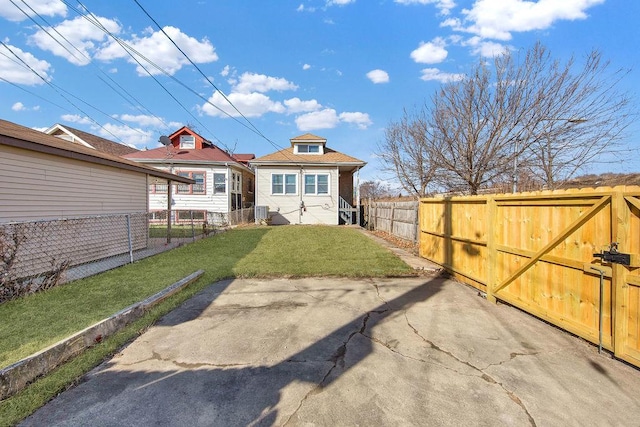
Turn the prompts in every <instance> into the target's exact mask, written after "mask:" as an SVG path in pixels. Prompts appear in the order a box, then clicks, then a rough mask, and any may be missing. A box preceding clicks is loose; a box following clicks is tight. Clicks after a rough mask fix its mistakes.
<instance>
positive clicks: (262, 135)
mask: <svg viewBox="0 0 640 427" xmlns="http://www.w3.org/2000/svg"><path fill="white" fill-rule="evenodd" d="M133 1H134V2H135V3H136V4H137V5H138V7H139V8H140V9H142V11H143V12H144V14H145V15H147V17H148V18H149V19H150V20H151V21H152V22H153V23H154V24H155V25H156V27H157V28H158V29H159V30H160V31H162V34H164V35H165V37H166V38H167V39H169V41H170V42H171V43H172V44H173V45H174V46H175V48H176V49H178V50H179V51H180V53H181V54H182V55H184V57H185V58H187V60H188V61H189V63H191V65H193V67H194V68H195V69H196V70H198V72H199V73H200V75H201V76H202V77H204V79H205V80H206V81H207V82H209V84H210V85H211V86H213V88H214V89H215V90H216V91H217V92H218V93H219V94H220V95H221V96H222V97H223V98H224V99H225V101H227V102H228V103H229V105H231V106H232V107H233V109H234V110H235V111H236V112H237V113H238V114H239V115H240V116H242V118H243V119H245V121H246V122H247V123H248V124H249V125H250V126H251V127H252V128H253V129H254V130H255V131H256V132H257V133H258V135H260V136H261V137H263V138H264V139H265V140H267V141H269V142H270V143H271V144H272V145H274V147H275V146H276V144H275V143H274V142H273V141H271V140H270V139H269V138H267V137H266V136H265V135H264V134H263V133H262V132H261V131H260V129H258V128H257V127H256V126H255V125H254V124H253V123H252V122H251V121H250V120H249V119H248V118H247V116H245V115H244V114H243V113H242V112H241V111H240V110H239V109H238V108H237V107H236V106H235V105H234V103H233V102H231V100H230V99H229V98H228V97H227V95H225V94H224V92H222V91H221V90H220V89H219V88H218V87H217V86H216V85H215V83H213V82H212V81H211V79H210V78H209V76H207V75H206V74H205V73H204V72H203V71H202V70H201V69H200V67H199V66H198V65H197V64H196V63H195V62H193V61H192V60H191V58H190V57H189V55H187V54H186V53H185V52H184V51H183V50H182V49H181V48H180V46H178V44H177V43H176V42H175V41H174V40H173V39H172V38H171V36H169V34H167V32H166V31H165V30H164V28H163V27H161V26H160V24H158V22H157V21H156V20H155V19H154V18H153V17H152V16H151V15H150V14H149V12H147V10H146V9H145V8H144V7H143V6H142V5H141V4H140V2H139V1H138V0H133ZM218 109H219V110H220V111H222V110H221V109H220V108H218Z"/></svg>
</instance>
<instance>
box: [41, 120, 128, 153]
mask: <svg viewBox="0 0 640 427" xmlns="http://www.w3.org/2000/svg"><path fill="white" fill-rule="evenodd" d="M56 129H57V130H58V132H55V131H56ZM65 130H66V131H67V132H69V133H71V134H73V136H75V137H76V138H79V139H81V140H82V141H84V142H85V143H87V144H89V145H90V146H92V147H93V148H95V149H96V150H98V151H102V152H103V153H107V154H113V155H115V156H124V155H125V154H130V153H135V152H136V151H139V150H138V149H136V148H133V147H129V146H127V145H124V144H120V143H117V142H114V141H109V140H108V139H105V138H101V137H99V136H97V135H93V134H90V133H88V132H84V131H81V130H80V129H75V128H72V127H70V126H66V125H65V126H63V125H60V124H56V125H54V126H52V127H51V128H50V129H48V130H47V133H48V134H50V135H54V136H55V135H58V134H60V133H66V132H64V131H65ZM52 132H54V133H52Z"/></svg>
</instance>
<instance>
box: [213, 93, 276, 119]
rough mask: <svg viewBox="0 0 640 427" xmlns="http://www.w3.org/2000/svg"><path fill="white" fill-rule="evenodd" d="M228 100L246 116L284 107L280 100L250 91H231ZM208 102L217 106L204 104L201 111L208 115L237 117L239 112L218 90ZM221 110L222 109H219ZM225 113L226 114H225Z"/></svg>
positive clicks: (259, 114) (253, 115)
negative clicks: (276, 100) (273, 99)
mask: <svg viewBox="0 0 640 427" xmlns="http://www.w3.org/2000/svg"><path fill="white" fill-rule="evenodd" d="M227 98H228V99H229V101H231V102H232V103H233V105H235V106H236V108H237V109H238V110H240V111H241V112H242V114H244V115H245V116H246V117H260V116H262V115H263V114H266V113H284V112H285V111H286V108H285V107H284V105H282V104H281V103H280V102H274V101H272V100H271V99H270V98H269V97H268V96H266V95H264V94H262V93H257V92H252V93H240V92H232V93H230V94H229V95H227ZM209 102H210V103H211V104H213V105H216V106H217V107H219V109H218V108H215V107H213V106H212V105H211V104H209V103H207V104H204V105H203V106H202V108H201V111H202V112H203V113H205V114H207V115H209V116H214V117H228V116H231V117H239V116H240V114H238V112H237V111H236V110H235V109H234V108H233V107H232V106H231V105H229V103H228V102H227V101H226V100H225V99H224V97H223V96H222V95H221V94H220V92H217V91H216V92H215V93H214V94H213V96H211V97H210V98H209ZM220 110H222V111H220ZM225 113H227V114H225Z"/></svg>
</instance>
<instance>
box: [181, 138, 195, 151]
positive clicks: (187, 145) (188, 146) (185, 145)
mask: <svg viewBox="0 0 640 427" xmlns="http://www.w3.org/2000/svg"><path fill="white" fill-rule="evenodd" d="M180 148H181V149H184V150H193V149H195V148H196V137H195V136H193V135H180Z"/></svg>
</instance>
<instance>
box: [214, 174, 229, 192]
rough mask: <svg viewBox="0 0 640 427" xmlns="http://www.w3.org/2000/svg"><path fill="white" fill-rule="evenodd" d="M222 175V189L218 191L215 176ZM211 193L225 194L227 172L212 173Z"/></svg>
mask: <svg viewBox="0 0 640 427" xmlns="http://www.w3.org/2000/svg"><path fill="white" fill-rule="evenodd" d="M220 175H222V176H223V177H224V191H218V188H217V187H216V176H220ZM213 194H227V174H226V173H224V172H214V173H213Z"/></svg>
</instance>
